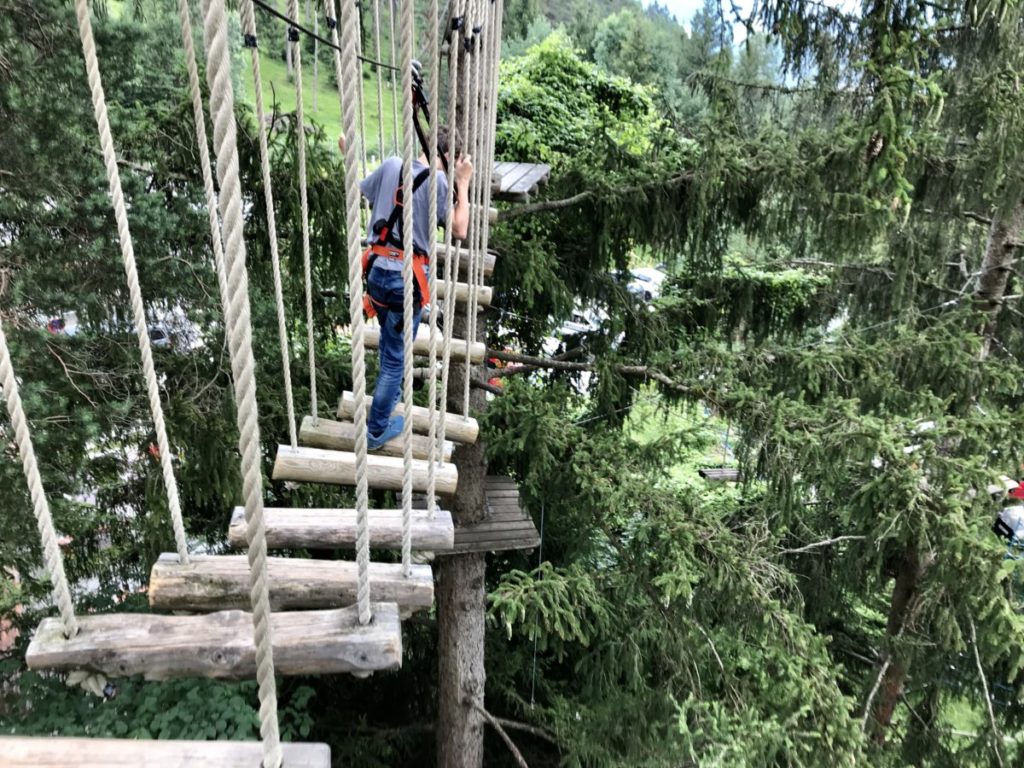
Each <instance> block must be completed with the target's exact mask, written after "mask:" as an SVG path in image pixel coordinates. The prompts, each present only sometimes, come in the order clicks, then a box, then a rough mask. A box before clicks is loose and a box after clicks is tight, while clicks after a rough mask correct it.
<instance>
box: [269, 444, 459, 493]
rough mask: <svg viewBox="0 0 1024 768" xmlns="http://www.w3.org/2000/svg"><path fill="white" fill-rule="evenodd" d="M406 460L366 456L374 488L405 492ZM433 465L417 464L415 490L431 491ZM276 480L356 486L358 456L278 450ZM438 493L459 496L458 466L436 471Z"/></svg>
mask: <svg viewBox="0 0 1024 768" xmlns="http://www.w3.org/2000/svg"><path fill="white" fill-rule="evenodd" d="M402 463H403V462H402V459H400V458H398V457H396V456H378V455H376V454H373V453H371V454H369V455H368V456H367V457H366V469H367V477H368V480H369V484H370V487H371V488H380V489H383V490H387V491H399V490H401V489H402V472H403V470H402ZM429 464H430V462H428V461H422V460H419V461H413V466H412V487H413V490H414V491H420V492H423V491H426V490H427V469H428V466H429ZM273 477H274V479H275V480H291V481H292V482H297V483H330V484H332V485H355V484H356V455H355V454H354V453H349V452H347V451H327V450H324V449H323V448H301V447H300V448H292V447H291V446H290V445H279V446H278V447H277V459H276V461H274V474H273ZM435 482H436V491H437V493H439V494H443V495H445V496H451V495H453V494H454V493H455V488H456V486H457V485H458V482H459V474H458V471H457V470H456V469H455V465H454V464H440V465H438V466H437V468H436V470H435Z"/></svg>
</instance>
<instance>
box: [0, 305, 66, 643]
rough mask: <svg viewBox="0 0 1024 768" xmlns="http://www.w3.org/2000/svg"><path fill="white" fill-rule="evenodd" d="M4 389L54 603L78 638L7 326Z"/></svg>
mask: <svg viewBox="0 0 1024 768" xmlns="http://www.w3.org/2000/svg"><path fill="white" fill-rule="evenodd" d="M0 389H2V390H3V395H4V400H5V401H6V402H7V412H8V413H9V414H10V416H11V427H13V428H14V440H15V442H17V443H18V453H19V454H21V468H22V470H23V471H24V473H25V480H26V482H27V483H28V490H29V494H30V495H31V496H32V511H33V512H35V516H36V527H37V528H38V530H39V539H40V541H41V542H42V544H43V560H44V562H45V567H46V574H47V576H49V578H50V582H51V583H52V584H53V601H54V602H55V603H57V609H58V610H59V611H60V620H61V623H62V624H63V625H64V636H65V637H74V636H75V635H77V634H78V620H77V619H76V618H75V604H74V601H72V599H71V588H70V587H69V586H68V579H67V576H65V574H64V557H63V555H61V552H60V546H59V545H58V543H57V532H56V531H55V530H54V528H53V517H52V516H51V515H50V504H49V502H48V501H47V500H46V491H45V490H44V489H43V479H42V477H40V475H39V465H38V464H37V463H36V452H35V449H34V448H33V447H32V434H31V432H30V431H29V426H28V419H26V418H25V410H24V409H23V408H22V405H21V394H20V393H19V392H18V380H17V379H16V378H15V376H14V366H13V365H12V364H11V353H10V351H9V350H8V349H7V335H6V334H5V333H4V326H3V323H0Z"/></svg>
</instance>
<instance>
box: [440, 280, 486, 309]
mask: <svg viewBox="0 0 1024 768" xmlns="http://www.w3.org/2000/svg"><path fill="white" fill-rule="evenodd" d="M439 277H441V276H440V275H439ZM447 293H448V291H447V290H446V289H445V284H444V280H443V279H441V280H438V281H437V298H438V299H444V297H445V296H446V295H447ZM493 298H494V289H493V288H491V286H489V285H478V286H477V287H476V303H477V306H479V307H489V306H491V299H493ZM455 301H456V303H458V304H465V303H467V302H468V301H469V283H456V284H455Z"/></svg>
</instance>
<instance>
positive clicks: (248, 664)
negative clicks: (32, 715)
mask: <svg viewBox="0 0 1024 768" xmlns="http://www.w3.org/2000/svg"><path fill="white" fill-rule="evenodd" d="M78 625H79V627H80V631H79V633H78V634H77V635H75V636H74V637H73V638H70V639H67V638H65V637H64V628H63V625H62V624H61V622H60V619H58V618H55V617H51V618H47V619H43V621H42V622H41V623H40V624H39V626H38V628H37V629H36V633H35V635H34V636H33V637H32V642H31V643H30V644H29V647H28V652H27V653H26V654H25V661H26V662H27V663H28V667H29V669H38V670H41V669H48V670H52V671H55V672H71V671H72V670H76V669H82V670H86V671H89V672H98V673H100V674H102V675H105V676H107V677H130V676H132V675H142V676H143V677H144V678H145V679H147V680H169V679H172V678H178V677H216V678H232V679H245V678H251V677H254V676H255V675H256V645H255V642H254V640H253V624H252V615H251V614H249V613H246V612H244V611H220V612H218V613H210V614H201V615H196V616H161V615H159V614H155V613H107V614H85V615H80V616H79V617H78ZM271 634H272V637H273V640H274V667H275V670H276V671H277V674H279V675H316V674H335V673H341V672H354V673H357V674H365V673H368V672H379V671H382V670H390V669H398V668H399V667H400V666H401V665H402V626H401V623H400V620H399V615H398V606H397V605H395V604H394V603H376V604H374V605H373V621H371V622H370V623H369V624H367V625H365V626H363V625H361V624H360V623H359V613H358V610H357V608H356V606H350V607H348V608H336V609H334V610H328V611H299V612H292V613H274V614H272V616H271Z"/></svg>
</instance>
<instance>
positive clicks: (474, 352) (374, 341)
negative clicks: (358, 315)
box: [363, 323, 486, 363]
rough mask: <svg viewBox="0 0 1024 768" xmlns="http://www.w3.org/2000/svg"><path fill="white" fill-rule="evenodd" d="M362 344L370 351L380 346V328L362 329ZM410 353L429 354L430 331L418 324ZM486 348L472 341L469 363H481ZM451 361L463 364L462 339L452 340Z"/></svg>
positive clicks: (438, 344)
mask: <svg viewBox="0 0 1024 768" xmlns="http://www.w3.org/2000/svg"><path fill="white" fill-rule="evenodd" d="M363 343H364V344H365V345H366V346H367V347H369V348H370V349H377V347H379V346H380V326H378V325H367V326H364V327H363ZM412 351H413V354H414V355H419V356H420V357H427V356H428V355H429V354H430V329H429V328H428V327H427V326H426V325H425V324H423V323H420V326H419V328H418V329H417V330H416V338H415V339H414V340H413V345H412ZM485 351H486V346H485V345H484V343H483V342H482V341H474V342H473V343H472V344H470V345H469V355H470V362H472V363H482V362H483V361H484V352H485ZM441 355H442V338H441V333H440V331H439V332H438V334H437V357H438V359H439V360H440V359H441ZM451 359H452V360H454V361H457V362H463V361H465V359H466V342H465V340H463V339H452V345H451Z"/></svg>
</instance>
